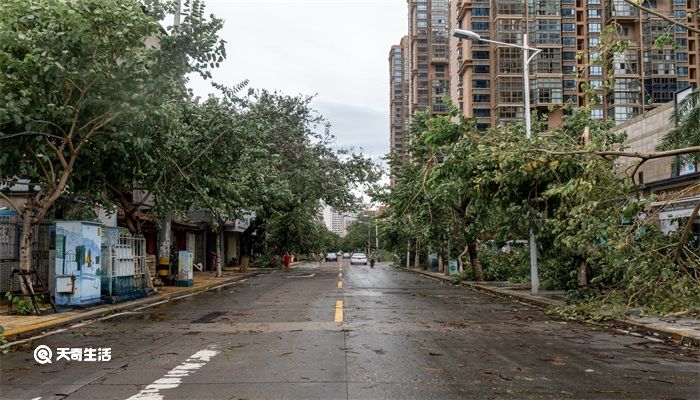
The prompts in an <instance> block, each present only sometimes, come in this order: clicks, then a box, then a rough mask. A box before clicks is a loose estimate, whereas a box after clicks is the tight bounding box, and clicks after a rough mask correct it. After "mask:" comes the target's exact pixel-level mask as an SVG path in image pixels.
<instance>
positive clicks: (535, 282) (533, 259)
mask: <svg viewBox="0 0 700 400" xmlns="http://www.w3.org/2000/svg"><path fill="white" fill-rule="evenodd" d="M452 36H454V37H456V38H459V39H467V40H471V41H472V42H476V43H495V44H500V45H502V46H508V47H517V48H519V49H523V89H524V91H525V96H524V97H525V134H526V135H527V138H528V139H530V137H531V136H532V123H531V121H530V67H529V65H530V61H532V59H533V58H535V56H536V55H537V53H539V52H541V51H542V50H541V49H538V48H535V47H530V46H528V42H527V33H523V45H522V46H521V45H518V44H515V43H505V42H499V41H497V40H490V39H484V38H482V37H481V35H479V34H478V33H476V32H473V31H469V30H466V29H455V30H454V32H453V33H452ZM530 51H532V54H530ZM535 240H536V237H535V231H534V230H533V229H532V228H530V280H531V281H532V282H531V288H532V294H537V292H538V291H539V288H540V279H539V273H538V271H537V244H536V242H535Z"/></svg>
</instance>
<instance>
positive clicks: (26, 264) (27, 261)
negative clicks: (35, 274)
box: [19, 201, 34, 294]
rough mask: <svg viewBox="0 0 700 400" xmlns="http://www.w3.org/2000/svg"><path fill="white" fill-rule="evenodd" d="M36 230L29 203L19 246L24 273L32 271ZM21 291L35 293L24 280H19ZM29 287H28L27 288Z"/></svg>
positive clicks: (20, 263) (30, 285)
mask: <svg viewBox="0 0 700 400" xmlns="http://www.w3.org/2000/svg"><path fill="white" fill-rule="evenodd" d="M33 236H34V230H33V229H32V204H31V201H30V202H28V203H27V205H26V206H25V208H24V212H23V213H22V237H21V238H20V245H19V268H20V269H21V270H22V271H27V272H28V271H31V269H32V238H33ZM19 282H20V289H21V290H22V293H24V294H28V293H34V288H33V287H32V283H31V281H30V282H29V285H25V284H24V279H22V278H21V277H20V278H19ZM27 286H28V287H27Z"/></svg>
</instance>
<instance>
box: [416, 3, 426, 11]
mask: <svg viewBox="0 0 700 400" xmlns="http://www.w3.org/2000/svg"><path fill="white" fill-rule="evenodd" d="M416 9H417V10H418V11H427V10H428V6H426V5H425V4H418V6H417V7H416Z"/></svg>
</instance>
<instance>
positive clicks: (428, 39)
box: [389, 0, 450, 184]
mask: <svg viewBox="0 0 700 400" xmlns="http://www.w3.org/2000/svg"><path fill="white" fill-rule="evenodd" d="M407 4H408V35H407V36H404V37H403V38H402V39H401V43H400V44H399V45H394V46H392V47H391V50H390V52H389V68H390V78H391V84H390V88H389V90H390V98H391V100H390V102H391V105H390V112H391V134H390V135H391V151H392V153H396V154H398V155H399V156H400V157H401V160H402V161H405V160H406V159H407V157H408V153H407V150H408V149H407V148H408V141H407V138H408V133H409V127H410V120H411V117H412V116H413V115H415V114H416V113H418V112H422V111H430V112H431V113H432V114H446V113H447V105H446V104H445V101H444V98H445V97H447V96H449V95H450V89H449V88H450V74H449V37H450V27H449V2H448V0H407ZM393 183H394V180H393V174H392V184H393Z"/></svg>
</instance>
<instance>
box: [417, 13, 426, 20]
mask: <svg viewBox="0 0 700 400" xmlns="http://www.w3.org/2000/svg"><path fill="white" fill-rule="evenodd" d="M416 18H418V19H428V14H426V13H418V16H417V17H416Z"/></svg>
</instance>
